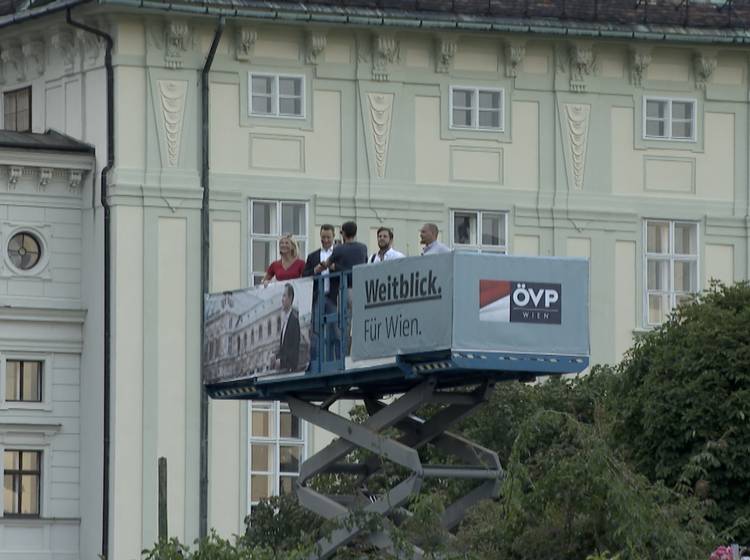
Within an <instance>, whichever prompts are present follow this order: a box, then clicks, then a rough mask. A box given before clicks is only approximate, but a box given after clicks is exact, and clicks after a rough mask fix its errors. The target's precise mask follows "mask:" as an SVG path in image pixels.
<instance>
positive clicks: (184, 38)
mask: <svg viewBox="0 0 750 560" xmlns="http://www.w3.org/2000/svg"><path fill="white" fill-rule="evenodd" d="M187 43H188V24H187V23H185V22H184V21H170V22H168V23H167V27H166V31H165V45H164V62H165V64H166V65H167V68H173V69H174V68H182V53H184V52H185V51H186V50H187Z"/></svg>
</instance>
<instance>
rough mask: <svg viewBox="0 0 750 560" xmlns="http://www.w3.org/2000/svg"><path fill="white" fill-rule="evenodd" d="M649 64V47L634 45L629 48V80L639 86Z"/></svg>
mask: <svg viewBox="0 0 750 560" xmlns="http://www.w3.org/2000/svg"><path fill="white" fill-rule="evenodd" d="M650 64H651V48H650V47H636V48H633V49H631V50H630V82H631V83H632V84H633V85H634V86H636V87H641V84H642V83H643V77H644V76H645V75H646V70H647V69H648V67H649V65H650Z"/></svg>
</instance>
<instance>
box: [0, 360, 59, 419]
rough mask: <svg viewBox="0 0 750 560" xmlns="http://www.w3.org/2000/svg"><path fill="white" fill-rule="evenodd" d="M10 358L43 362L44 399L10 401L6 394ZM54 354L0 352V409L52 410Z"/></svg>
mask: <svg viewBox="0 0 750 560" xmlns="http://www.w3.org/2000/svg"><path fill="white" fill-rule="evenodd" d="M8 360H21V361H29V362H41V363H42V400H41V401H40V402H34V401H8V400H6V394H5V388H6V387H5V383H6V376H7V373H8V369H7V368H8ZM52 367H53V363H52V355H51V354H32V353H29V352H24V353H21V352H3V353H1V354H0V410H45V411H51V410H52Z"/></svg>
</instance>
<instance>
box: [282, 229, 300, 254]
mask: <svg viewBox="0 0 750 560" xmlns="http://www.w3.org/2000/svg"><path fill="white" fill-rule="evenodd" d="M282 239H286V240H287V241H289V246H290V248H291V251H290V252H291V254H292V258H293V259H296V258H297V255H298V254H299V247H298V246H297V242H296V241H295V240H294V237H293V236H292V234H291V233H285V234H284V235H282V236H281V238H280V239H279V241H281V240H282Z"/></svg>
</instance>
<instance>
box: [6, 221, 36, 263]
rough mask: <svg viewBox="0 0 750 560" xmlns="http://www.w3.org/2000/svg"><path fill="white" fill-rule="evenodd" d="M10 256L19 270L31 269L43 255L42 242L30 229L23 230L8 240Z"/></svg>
mask: <svg viewBox="0 0 750 560" xmlns="http://www.w3.org/2000/svg"><path fill="white" fill-rule="evenodd" d="M8 257H9V258H10V262H11V263H13V266H15V267H16V268H17V269H19V270H31V269H32V268H34V267H35V266H36V265H37V264H38V263H39V259H40V258H41V257H42V244H41V243H40V242H39V239H37V238H36V236H34V235H32V234H31V233H29V232H28V231H21V232H18V233H17V234H15V235H14V236H13V237H11V238H10V241H9V242H8Z"/></svg>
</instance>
